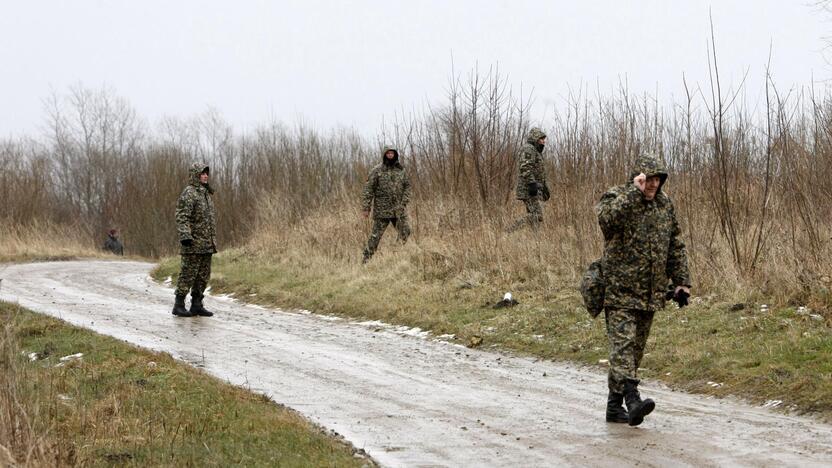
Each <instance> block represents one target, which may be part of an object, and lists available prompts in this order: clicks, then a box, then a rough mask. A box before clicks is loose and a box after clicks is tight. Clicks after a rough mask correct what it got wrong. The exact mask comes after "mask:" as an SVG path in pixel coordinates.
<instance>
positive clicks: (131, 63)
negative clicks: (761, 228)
mask: <svg viewBox="0 0 832 468" xmlns="http://www.w3.org/2000/svg"><path fill="white" fill-rule="evenodd" d="M814 3H815V1H814V0H719V1H713V2H710V1H693V0H691V1H681V0H678V1H677V0H674V1H669V0H668V1H622V0H610V1H553V0H549V1H522V0H513V1H486V0H479V1H474V0H470V1H451V0H447V1H433V0H431V1H392V0H387V1H355V2H350V1H338V2H336V1H330V2H326V1H316V0H303V1H278V0H274V1H265V0H264V1H245V0H238V1H233V2H232V1H230V0H229V1H214V0H211V1H209V0H199V1H196V0H194V1H175V0H165V1H156V0H142V1H126V0H124V1H118V0H107V1H103V0H102V1H92V0H72V1H69V0H67V1H39V0H29V1H23V0H19V1H11V0H0V44H2V47H0V64H1V65H0V84H2V86H0V136H14V135H20V134H24V133H29V134H34V133H37V132H38V131H39V128H40V126H41V124H42V122H43V119H44V112H43V104H42V101H43V99H44V98H45V97H47V96H48V95H49V94H50V93H51V92H52V90H55V91H56V92H59V93H63V92H66V91H67V89H68V88H69V87H70V86H71V85H73V84H77V83H82V84H83V85H84V86H87V87H91V88H100V87H102V86H107V87H109V88H111V89H112V90H114V91H115V92H116V93H117V94H118V95H120V96H123V97H125V98H127V99H128V100H129V101H130V102H131V103H132V104H133V106H134V107H135V108H136V109H137V111H138V112H139V114H140V115H142V116H143V117H145V118H147V119H148V120H149V121H150V122H151V123H153V122H155V121H157V120H158V119H159V118H160V117H162V116H165V115H173V116H181V117H186V116H190V115H193V114H196V113H200V112H203V111H205V110H206V109H208V108H209V107H213V108H215V109H217V110H218V111H219V112H220V113H221V114H222V115H223V116H224V117H225V118H226V119H227V120H228V121H229V122H230V123H232V124H233V125H234V127H235V128H236V129H239V130H245V129H248V128H251V127H252V126H254V125H256V124H257V123H258V122H263V121H266V120H268V119H270V118H275V119H278V120H282V121H285V122H288V123H293V122H297V121H298V120H300V119H303V120H304V121H306V122H308V123H310V124H313V125H314V126H316V127H318V128H320V129H326V128H329V127H332V126H335V125H343V126H348V127H354V128H356V129H357V130H359V131H360V132H361V133H363V134H365V135H367V136H371V135H373V134H374V133H375V131H376V130H377V129H378V128H379V126H380V124H381V122H382V118H383V117H384V116H385V115H386V116H388V117H389V116H391V115H392V114H393V112H394V111H395V110H401V109H413V108H415V109H421V108H424V106H425V105H426V103H432V104H437V103H442V102H444V96H445V90H446V87H447V83H448V79H449V77H450V76H451V64H452V61H453V64H454V67H455V69H456V71H457V72H458V73H461V74H463V75H464V74H466V73H467V72H468V71H469V70H470V69H471V68H472V67H474V66H476V64H477V63H478V64H479V67H480V69H481V70H487V68H488V67H489V66H490V65H494V64H499V67H500V70H501V71H502V72H503V73H504V74H506V75H507V76H508V78H509V80H510V82H511V83H512V84H513V86H514V88H515V89H516V90H518V91H519V89H520V86H521V85H522V87H523V89H524V90H526V91H528V90H530V89H534V96H535V98H536V102H537V107H535V114H536V115H535V116H533V118H534V119H541V118H543V117H544V115H547V114H548V115H551V108H552V106H554V105H557V104H558V103H562V102H563V100H564V98H565V97H566V96H567V95H568V93H569V90H570V87H571V89H577V88H579V87H580V86H581V83H584V84H586V83H590V84H591V88H592V89H593V90H594V89H595V88H596V83H597V85H599V86H600V88H601V89H602V91H609V90H611V89H613V88H614V87H615V86H616V85H617V84H618V83H619V82H620V81H621V80H625V79H626V81H627V83H628V85H629V88H630V90H631V91H633V92H636V93H640V92H645V91H648V92H651V93H656V92H658V94H659V96H660V98H662V99H667V100H670V99H678V98H679V97H680V96H681V95H682V94H683V88H682V74H683V73H684V74H685V75H686V76H687V78H688V81H689V82H690V83H699V84H700V85H702V86H707V80H708V78H707V71H708V68H707V54H706V43H707V39H708V36H709V25H708V21H709V20H708V11H709V8H711V9H712V12H713V18H714V24H715V27H716V36H717V37H716V40H717V47H718V52H719V59H720V67H721V70H722V73H723V81H724V82H733V83H738V82H739V81H740V79H741V77H742V75H743V73H744V72H745V70H748V71H749V83H748V85H749V93H750V94H751V95H752V99H754V96H758V95H759V94H760V92H761V90H762V83H763V77H764V69H765V64H766V61H767V57H768V53H769V45H770V44H772V45H773V57H772V68H773V72H774V76H775V79H776V81H777V83H778V86H779V87H781V88H784V89H785V88H789V87H793V86H808V85H810V84H811V82H812V78H813V76H814V79H815V81H816V86H818V87H824V86H826V85H827V82H828V80H829V79H830V78H832V66H830V65H829V64H828V63H827V62H826V61H825V60H824V56H823V54H822V49H823V47H824V40H823V38H824V37H825V36H830V35H832V22H830V19H829V16H828V15H826V14H823V13H821V12H819V11H818V9H817V8H816V7H814V6H813V4H814Z"/></svg>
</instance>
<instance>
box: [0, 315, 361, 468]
mask: <svg viewBox="0 0 832 468" xmlns="http://www.w3.org/2000/svg"><path fill="white" fill-rule="evenodd" d="M0 320H1V321H2V322H3V323H4V324H5V326H6V327H7V330H8V331H7V333H6V334H5V337H6V338H5V339H6V341H7V342H6V343H4V349H5V350H6V355H7V356H10V359H4V360H3V361H2V367H3V369H2V371H3V374H2V379H4V380H5V381H6V384H8V385H7V387H4V388H12V389H14V393H15V395H16V397H15V398H16V399H17V400H18V401H19V402H20V409H21V410H22V411H23V413H24V414H23V415H21V417H22V418H24V419H26V418H28V419H29V423H30V424H32V425H33V426H34V427H35V428H36V432H37V433H39V434H43V435H44V436H45V437H44V439H45V440H46V441H47V445H48V450H47V451H48V457H49V458H50V460H51V461H50V464H51V463H52V462H54V464H55V465H93V466H95V465H111V464H119V465H121V464H127V465H134V466H232V465H235V466H298V467H300V466H362V465H368V464H369V465H372V464H373V462H372V461H371V460H369V459H367V458H356V457H355V456H354V450H353V448H351V447H350V446H348V445H347V444H345V443H344V442H342V441H340V440H338V439H336V438H334V437H332V436H330V435H328V434H326V433H324V432H323V430H322V429H320V428H318V427H316V426H314V425H312V424H311V423H309V422H308V421H306V420H305V419H304V418H303V417H302V416H300V415H299V414H297V413H296V412H294V411H292V410H290V409H288V408H285V407H282V406H280V405H277V404H275V403H274V402H272V401H270V399H269V398H268V397H265V396H261V395H256V394H253V393H250V392H248V391H246V390H244V389H241V388H238V387H234V386H232V385H230V384H227V383H223V382H221V381H219V380H217V379H215V378H213V377H211V376H208V375H207V374H205V373H204V372H201V371H199V370H196V369H193V368H191V367H189V366H187V365H185V364H183V363H180V362H177V361H175V360H174V359H173V358H171V357H170V356H169V355H167V354H159V353H152V352H148V351H144V350H141V349H138V348H135V347H133V346H130V345H127V344H125V343H123V342H121V341H118V340H116V339H112V338H109V337H105V336H101V335H98V334H95V333H93V332H90V331H87V330H83V329H80V328H76V327H73V326H70V325H67V324H65V323H64V322H61V321H59V320H56V319H53V318H49V317H45V316H42V315H39V314H35V313H32V312H29V311H26V310H24V309H22V308H20V307H18V306H15V305H12V304H8V303H0ZM9 340H13V341H14V346H13V348H12V347H10V344H9V343H8V341H9ZM10 350H11V351H10ZM28 353H38V355H37V356H38V357H37V360H35V361H29V359H28V358H27V356H26V355H25V354H28ZM75 353H83V357H82V358H81V359H78V360H72V361H68V362H67V363H65V364H64V365H62V366H57V365H58V364H59V362H60V361H59V360H60V357H62V356H67V355H70V354H75Z"/></svg>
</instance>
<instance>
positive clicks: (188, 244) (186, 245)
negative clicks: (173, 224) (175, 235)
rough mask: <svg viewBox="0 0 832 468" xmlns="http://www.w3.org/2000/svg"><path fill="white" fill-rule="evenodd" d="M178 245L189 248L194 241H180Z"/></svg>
mask: <svg viewBox="0 0 832 468" xmlns="http://www.w3.org/2000/svg"><path fill="white" fill-rule="evenodd" d="M179 243H180V244H182V245H184V246H185V247H190V246H192V245H194V240H193V239H182V240H181V241H179Z"/></svg>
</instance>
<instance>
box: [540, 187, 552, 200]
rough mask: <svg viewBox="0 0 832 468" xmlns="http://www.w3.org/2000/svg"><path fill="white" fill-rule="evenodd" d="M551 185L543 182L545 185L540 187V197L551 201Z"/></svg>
mask: <svg viewBox="0 0 832 468" xmlns="http://www.w3.org/2000/svg"><path fill="white" fill-rule="evenodd" d="M549 197H550V195H549V187H548V186H546V184H543V187H542V188H541V189H540V199H541V200H543V201H549Z"/></svg>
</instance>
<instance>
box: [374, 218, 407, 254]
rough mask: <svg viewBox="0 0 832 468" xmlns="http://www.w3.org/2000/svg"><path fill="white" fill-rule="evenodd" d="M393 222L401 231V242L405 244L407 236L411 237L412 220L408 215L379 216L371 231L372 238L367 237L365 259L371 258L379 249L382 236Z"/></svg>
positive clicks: (398, 230) (399, 231)
mask: <svg viewBox="0 0 832 468" xmlns="http://www.w3.org/2000/svg"><path fill="white" fill-rule="evenodd" d="M388 224H392V225H393V227H394V228H396V231H397V232H398V233H399V242H401V243H402V244H404V243H405V242H407V238H408V237H410V222H408V219H407V215H403V216H400V217H398V218H378V219H374V220H373V231H372V232H371V233H370V238H369V239H367V247H365V248H364V260H368V259H370V258H371V257H372V256H373V254H375V253H376V249H378V243H379V242H381V236H382V235H383V234H384V230H385V229H387V225H388Z"/></svg>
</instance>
